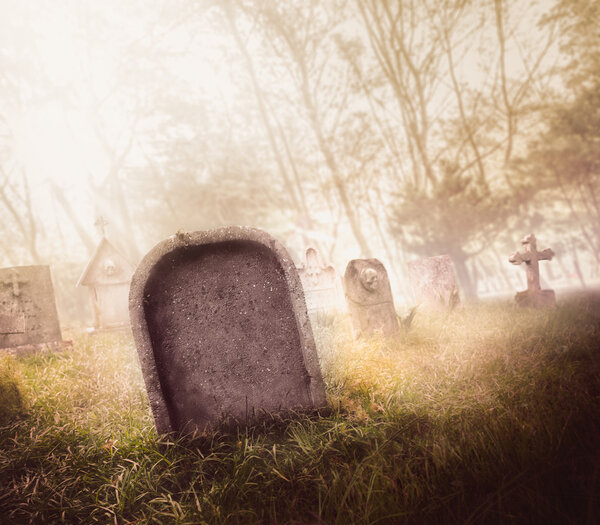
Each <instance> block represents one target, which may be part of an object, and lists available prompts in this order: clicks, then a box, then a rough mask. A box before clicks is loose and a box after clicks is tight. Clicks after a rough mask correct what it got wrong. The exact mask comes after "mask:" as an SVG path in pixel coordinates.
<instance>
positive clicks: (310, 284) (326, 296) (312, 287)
mask: <svg viewBox="0 0 600 525" xmlns="http://www.w3.org/2000/svg"><path fill="white" fill-rule="evenodd" d="M298 275H299V277H300V281H301V282H302V288H303V289H304V296H305V298H306V307H307V308H308V313H309V314H313V313H316V312H321V311H322V312H328V311H329V312H330V311H332V310H339V309H340V300H339V299H340V296H341V295H342V291H341V284H340V279H339V278H338V276H337V272H336V271H335V268H334V267H333V266H331V265H325V264H323V261H322V259H321V257H320V256H319V252H317V250H316V249H315V248H312V247H310V248H307V250H306V252H305V255H304V262H303V264H302V266H300V268H298Z"/></svg>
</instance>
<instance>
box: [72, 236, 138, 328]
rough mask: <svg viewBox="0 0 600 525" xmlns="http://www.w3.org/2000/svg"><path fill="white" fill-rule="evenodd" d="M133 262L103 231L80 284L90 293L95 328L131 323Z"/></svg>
mask: <svg viewBox="0 0 600 525" xmlns="http://www.w3.org/2000/svg"><path fill="white" fill-rule="evenodd" d="M133 271H134V268H133V266H132V265H131V264H130V263H129V261H127V259H125V257H124V256H123V255H121V254H120V253H119V251H118V250H117V249H116V248H115V247H114V246H113V245H112V244H111V243H110V242H109V241H108V240H107V239H106V237H105V236H104V235H103V236H102V239H100V243H99V244H98V246H96V250H95V251H94V254H93V255H92V258H91V259H90V260H89V262H88V264H87V266H86V267H85V269H84V270H83V273H82V274H81V277H80V278H79V281H78V282H77V286H85V287H87V288H88V290H89V293H90V301H91V304H92V318H93V322H94V325H93V328H94V330H111V329H116V328H123V327H126V326H129V308H128V296H129V284H130V282H131V276H132V275H133Z"/></svg>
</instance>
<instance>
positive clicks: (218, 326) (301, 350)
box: [129, 227, 326, 433]
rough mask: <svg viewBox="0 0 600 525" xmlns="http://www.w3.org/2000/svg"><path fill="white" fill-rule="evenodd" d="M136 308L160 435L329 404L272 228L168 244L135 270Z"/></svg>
mask: <svg viewBox="0 0 600 525" xmlns="http://www.w3.org/2000/svg"><path fill="white" fill-rule="evenodd" d="M129 308H130V318H131V325H132V330H133V335H134V340H135V343H136V346H137V349H138V352H139V356H140V362H141V365H142V371H143V374H144V380H145V382H146V388H147V390H148V397H149V399H150V405H151V407H152V411H153V414H154V420H155V423H156V427H157V430H158V431H159V432H160V433H165V432H169V431H173V430H185V431H191V430H195V429H197V430H203V429H205V428H212V427H215V426H216V425H217V424H219V423H220V422H225V421H228V422H231V421H232V420H233V421H234V422H237V423H242V424H245V423H251V422H253V421H255V420H256V418H257V417H260V416H261V415H264V414H265V413H271V412H276V411H281V410H287V409H297V408H313V407H321V406H324V405H325V403H326V398H325V388H324V384H323V380H322V377H321V372H320V369H319V362H318V357H317V351H316V347H315V342H314V339H313V334H312V330H311V326H310V322H309V320H308V315H307V311H306V305H305V302H304V296H303V293H302V285H301V284H300V279H299V278H298V274H297V272H296V268H295V266H294V263H293V261H292V260H291V258H290V257H289V255H288V254H287V252H286V250H285V248H284V247H283V246H282V245H281V244H280V243H279V242H278V241H276V240H275V239H274V238H272V237H271V236H269V235H268V234H267V233H265V232H262V231H260V230H256V229H253V228H242V227H229V228H223V229H219V230H212V231H204V232H202V231H200V232H193V233H182V234H177V235H175V236H173V237H170V238H169V239H166V240H164V241H162V242H160V243H159V244H157V245H156V246H155V247H154V248H153V249H152V250H151V251H150V252H149V253H148V254H147V255H146V256H145V257H144V259H143V260H142V262H141V263H140V265H139V266H138V268H137V270H136V271H135V274H134V276H133V279H132V283H131V290H130V295H129Z"/></svg>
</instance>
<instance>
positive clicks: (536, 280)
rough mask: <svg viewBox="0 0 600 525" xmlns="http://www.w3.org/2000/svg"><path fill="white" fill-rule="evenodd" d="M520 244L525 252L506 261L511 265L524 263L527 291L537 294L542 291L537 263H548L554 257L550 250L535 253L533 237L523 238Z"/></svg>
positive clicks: (514, 254)
mask: <svg viewBox="0 0 600 525" xmlns="http://www.w3.org/2000/svg"><path fill="white" fill-rule="evenodd" d="M521 244H523V245H524V246H525V252H524V253H519V252H515V253H513V254H512V255H511V256H510V257H509V258H508V261H509V262H511V263H513V264H521V263H523V262H524V263H525V271H526V272H527V290H528V291H530V292H537V291H540V290H541V289H542V287H541V286H540V268H539V261H550V260H551V259H552V257H553V256H554V252H553V251H552V250H551V249H550V248H546V249H545V250H542V251H541V252H538V251H537V246H536V240H535V235H533V233H532V234H530V235H528V236H527V237H524V238H523V240H522V241H521Z"/></svg>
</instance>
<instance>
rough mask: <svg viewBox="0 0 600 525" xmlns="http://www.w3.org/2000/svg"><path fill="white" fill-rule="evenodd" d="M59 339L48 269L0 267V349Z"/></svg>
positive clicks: (52, 341)
mask: <svg viewBox="0 0 600 525" xmlns="http://www.w3.org/2000/svg"><path fill="white" fill-rule="evenodd" d="M61 339H62V338H61V333H60V325H59V322H58V314H57V312H56V302H55V300H54V291H53V288H52V280H51V278H50V268H49V267H48V266H16V267H12V268H0V348H16V347H21V346H28V347H30V346H31V345H41V344H43V343H56V342H58V341H61Z"/></svg>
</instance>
